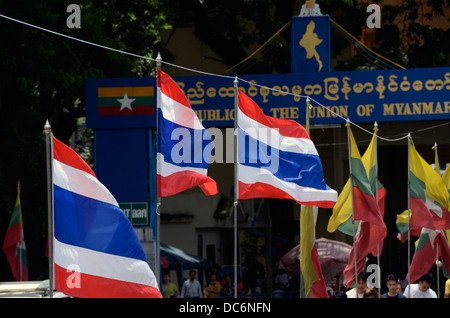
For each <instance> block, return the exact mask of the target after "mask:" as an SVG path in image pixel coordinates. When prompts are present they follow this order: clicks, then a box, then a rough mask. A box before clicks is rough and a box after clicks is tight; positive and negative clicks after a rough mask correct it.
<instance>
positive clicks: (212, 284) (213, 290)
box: [203, 272, 222, 298]
mask: <svg viewBox="0 0 450 318" xmlns="http://www.w3.org/2000/svg"><path fill="white" fill-rule="evenodd" d="M221 288H222V285H221V284H220V283H219V282H218V281H217V274H216V273H214V272H212V273H211V276H210V280H209V284H208V285H206V286H205V288H204V289H203V294H204V295H205V298H214V297H219V296H220V290H221Z"/></svg>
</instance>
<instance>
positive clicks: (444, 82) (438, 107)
mask: <svg viewBox="0 0 450 318" xmlns="http://www.w3.org/2000/svg"><path fill="white" fill-rule="evenodd" d="M169 75H170V74H169ZM174 80H175V81H176V82H177V83H178V85H179V86H180V87H181V89H182V90H183V91H184V93H185V95H186V96H187V98H188V100H189V101H190V103H191V106H192V108H193V109H194V110H195V111H196V112H197V115H198V117H199V119H200V120H202V121H203V124H204V126H205V127H233V125H234V124H233V121H234V88H233V81H234V78H232V77H229V78H224V77H216V76H186V77H174ZM238 81H239V84H238V85H239V89H241V90H243V91H244V92H245V93H246V94H247V95H249V96H250V97H251V98H252V99H253V100H254V101H255V102H256V103H257V104H258V105H259V106H260V107H261V108H262V110H263V111H264V113H265V114H266V115H270V116H274V117H277V118H286V119H293V120H295V121H297V122H299V123H301V124H304V123H305V118H306V103H305V101H306V98H305V96H309V97H310V98H311V105H312V106H313V107H312V108H311V109H310V110H309V116H310V120H311V124H336V123H337V124H342V123H345V119H346V118H349V119H350V120H351V121H352V122H355V123H365V122H367V123H373V122H375V121H377V122H402V121H423V120H441V119H450V94H449V93H450V67H440V68H421V69H405V70H379V71H351V72H323V73H322V72H320V73H295V74H294V73H289V74H270V75H245V76H240V77H239V78H238ZM107 86H109V87H120V86H123V87H133V86H136V87H146V86H153V87H154V91H153V92H154V96H155V97H156V80H155V79H154V78H138V79H136V78H134V79H104V80H91V81H88V82H87V88H86V90H87V104H86V109H87V111H86V113H87V125H88V127H90V128H144V127H146V128H154V127H155V115H154V113H153V114H152V115H129V114H128V115H124V116H117V115H114V116H113V115H110V116H108V115H104V116H101V115H99V114H100V113H99V107H101V106H100V105H101V104H102V103H101V102H100V98H101V97H99V96H101V95H100V93H99V88H101V87H107ZM121 92H122V93H123V92H124V91H121ZM123 95H125V94H124V93H123ZM130 96H131V97H130ZM127 97H128V99H126V98H124V96H121V97H119V98H116V99H120V101H119V106H118V112H119V114H120V108H123V109H122V111H128V112H129V113H130V112H131V111H134V104H133V103H134V102H135V101H131V102H130V105H129V106H130V107H131V108H132V109H133V110H130V109H128V108H127V109H125V107H126V105H127V104H125V106H122V104H120V102H122V103H123V102H124V100H125V101H127V102H129V99H135V100H138V97H139V96H136V93H135V95H131V93H128V94H127ZM153 103H154V107H155V108H156V98H154V99H153Z"/></svg>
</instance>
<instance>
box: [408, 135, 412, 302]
mask: <svg viewBox="0 0 450 318" xmlns="http://www.w3.org/2000/svg"><path fill="white" fill-rule="evenodd" d="M407 139H408V285H409V287H408V298H411V229H410V227H411V225H410V222H411V207H410V203H409V196H410V191H409V182H410V180H409V175H410V171H411V167H410V165H411V160H410V155H411V153H410V152H411V151H410V149H409V148H410V146H411V142H412V141H411V134H410V133H409V134H408V138H407Z"/></svg>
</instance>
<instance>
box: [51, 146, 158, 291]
mask: <svg viewBox="0 0 450 318" xmlns="http://www.w3.org/2000/svg"><path fill="white" fill-rule="evenodd" d="M52 164H53V191H54V237H53V253H54V263H55V264H54V267H55V288H56V289H57V290H59V291H61V292H63V293H64V294H66V295H69V296H74V297H89V298H129V297H132V298H137V297H152V298H161V293H160V292H159V289H158V284H157V281H156V278H155V276H154V274H153V272H152V270H151V269H150V267H149V265H148V263H147V260H146V257H145V253H144V250H143V248H142V245H141V243H140V241H139V238H138V236H137V234H136V232H135V230H134V229H133V227H132V225H131V223H130V221H129V220H128V218H127V217H126V215H125V213H123V211H122V210H121V209H120V208H119V205H118V204H117V201H116V199H115V198H114V197H113V196H112V195H111V193H110V192H109V191H108V189H107V188H106V187H105V186H104V185H103V184H101V183H100V181H98V179H97V177H96V176H95V174H94V172H93V171H92V169H91V168H90V167H89V166H88V165H87V164H86V162H84V161H83V159H81V157H80V156H78V155H77V154H76V153H75V152H74V151H73V150H72V149H70V148H69V147H67V146H66V145H64V144H63V143H62V142H60V141H59V140H57V139H56V138H53V160H52Z"/></svg>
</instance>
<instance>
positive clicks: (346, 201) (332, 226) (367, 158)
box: [327, 133, 386, 251]
mask: <svg viewBox="0 0 450 318" xmlns="http://www.w3.org/2000/svg"><path fill="white" fill-rule="evenodd" d="M376 138H377V137H376V133H375V134H374V136H373V138H372V140H371V142H370V144H369V146H368V147H367V150H366V152H365V153H364V155H363V156H362V163H363V165H364V169H365V171H366V173H367V175H368V176H369V183H370V188H371V189H372V191H373V192H374V193H375V190H376V191H378V206H379V209H380V213H381V216H382V217H384V201H385V197H386V190H385V189H384V187H383V185H382V184H381V182H379V180H378V173H377V159H376ZM357 223H358V224H359V222H357ZM357 226H358V225H357ZM336 229H338V230H339V231H341V232H342V233H344V234H347V235H350V236H352V235H353V223H352V201H351V194H350V179H348V180H347V183H346V184H345V185H344V188H343V189H342V191H341V193H340V194H339V197H338V200H337V202H336V205H335V206H334V208H333V214H332V215H331V217H330V220H329V222H328V228H327V230H328V232H330V233H332V232H334V231H336ZM380 251H381V249H380Z"/></svg>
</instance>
